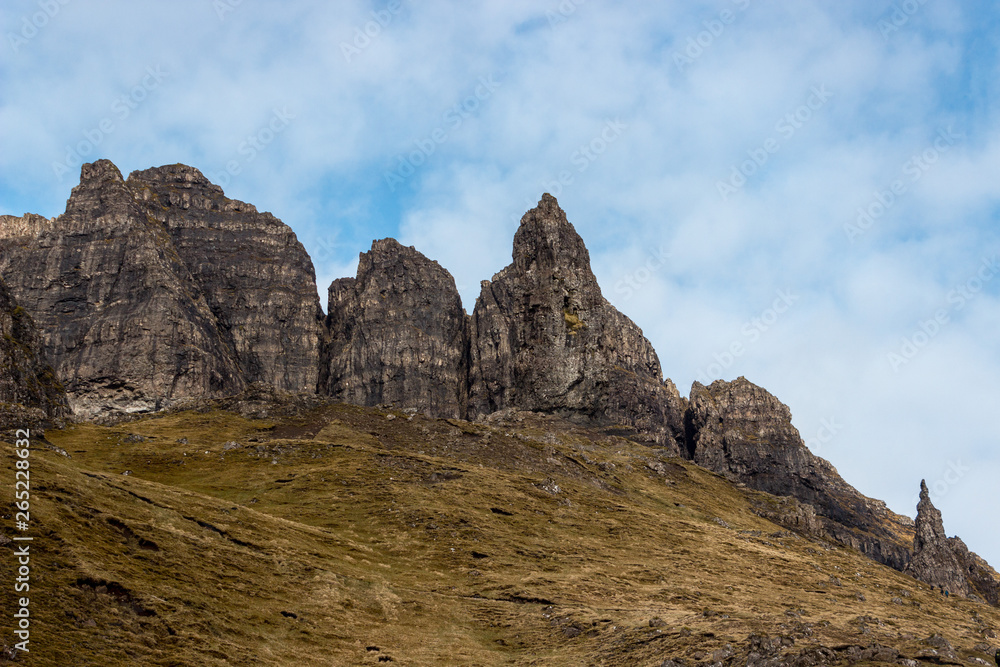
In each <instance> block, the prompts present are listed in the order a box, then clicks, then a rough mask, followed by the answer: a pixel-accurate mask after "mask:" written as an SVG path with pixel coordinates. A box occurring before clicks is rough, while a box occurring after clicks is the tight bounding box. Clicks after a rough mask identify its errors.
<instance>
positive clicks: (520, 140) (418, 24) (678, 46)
mask: <svg viewBox="0 0 1000 667" xmlns="http://www.w3.org/2000/svg"><path fill="white" fill-rule="evenodd" d="M54 1H55V4H53V3H52V2H46V3H42V2H39V1H38V0H25V1H21V2H9V3H5V4H4V6H3V8H2V9H0V25H2V26H3V32H4V36H5V39H6V41H7V44H6V45H5V47H4V48H5V53H6V55H5V57H4V58H2V59H0V77H2V80H3V81H4V86H3V89H2V91H0V144H2V145H3V147H4V150H3V151H0V212H2V213H14V214H21V213H23V212H25V211H33V212H38V213H42V214H44V215H55V214H57V213H59V212H60V211H61V209H62V207H63V203H64V202H65V200H66V197H67V196H68V194H69V187H70V185H71V184H72V181H73V180H74V179H75V175H73V174H70V175H65V176H64V177H63V178H62V179H60V178H59V175H57V174H56V173H54V170H53V164H58V163H64V164H69V163H70V162H73V163H75V162H76V161H77V160H80V159H93V158H96V157H98V156H103V157H108V158H110V159H112V160H113V161H115V162H116V164H118V166H119V167H120V168H121V169H122V171H123V172H126V173H127V172H128V171H130V170H132V169H138V168H146V167H149V166H152V165H159V164H167V163H173V162H178V161H179V162H186V163H189V164H192V165H194V166H196V167H199V168H200V169H202V170H203V171H204V172H205V173H206V174H208V175H210V176H211V177H213V178H215V179H216V180H217V181H219V182H220V183H222V184H223V185H224V186H225V188H226V192H227V194H229V195H230V196H234V197H237V198H240V199H244V200H247V201H250V202H252V203H254V204H255V205H257V206H258V207H259V208H261V209H263V210H270V211H272V212H273V213H275V214H276V215H278V216H279V217H281V218H282V219H283V220H285V221H286V222H288V223H289V224H290V225H291V226H292V227H293V229H295V230H296V232H297V234H298V235H299V237H300V239H301V240H302V241H303V243H304V244H305V245H306V247H307V248H308V249H309V250H310V252H311V253H312V254H313V256H314V257H315V258H316V266H317V274H318V280H319V283H320V284H319V290H320V293H321V295H323V299H324V302H325V292H326V287H327V285H328V283H329V281H330V280H332V279H333V278H335V277H339V275H346V274H349V273H351V272H353V270H354V266H355V263H356V261H357V254H358V252H360V251H364V250H367V249H368V247H369V244H370V242H371V239H373V238H381V237H384V236H398V237H399V238H400V240H401V241H403V242H404V243H407V244H413V245H414V246H415V247H417V249H419V250H420V251H422V252H424V253H425V254H426V255H428V256H429V257H431V258H432V259H436V260H438V261H439V262H441V264H442V265H443V266H444V267H446V268H447V269H449V270H450V271H451V272H452V273H453V274H454V276H455V279H456V282H457V284H458V286H459V289H460V291H461V293H462V297H463V301H464V303H465V306H466V308H467V309H471V308H472V306H473V304H474V301H475V298H476V296H477V295H478V293H479V281H480V280H482V279H484V278H489V277H491V275H492V274H493V272H495V271H497V270H499V269H500V268H502V267H503V266H504V265H506V264H507V263H508V262H509V261H510V243H511V237H512V236H513V233H514V231H515V229H516V226H517V224H518V220H519V219H520V217H521V215H522V214H523V213H524V211H525V210H526V209H527V208H529V207H530V206H532V205H534V203H535V202H537V200H538V199H539V196H540V195H541V193H542V192H543V191H545V190H549V191H553V194H556V195H557V196H558V197H559V200H560V203H561V204H562V206H563V207H564V208H565V210H566V211H567V214H568V215H569V218H570V220H571V221H572V222H573V223H574V225H575V226H576V227H577V229H578V230H579V231H580V233H581V235H582V236H583V237H584V239H585V240H586V242H587V244H588V247H589V248H590V250H591V256H592V259H593V263H594V267H595V271H596V272H597V274H598V277H599V279H600V281H601V284H602V286H603V288H604V291H605V295H606V296H607V297H608V298H609V299H610V300H611V301H612V302H613V303H615V304H616V305H617V306H618V307H619V308H620V309H622V310H623V311H624V312H625V313H626V314H627V315H629V316H630V317H632V318H633V319H634V320H636V322H637V323H638V324H639V325H640V326H641V327H642V328H643V331H644V332H645V333H646V335H647V337H649V338H650V340H651V341H652V342H653V343H654V345H655V347H656V348H657V350H658V352H659V355H660V357H661V360H662V362H663V366H664V369H665V372H666V373H667V374H668V375H669V376H671V377H672V378H673V379H674V380H675V381H676V382H677V384H678V385H679V386H680V387H681V388H682V390H683V389H684V388H685V387H687V386H689V385H690V383H691V382H692V381H694V380H695V379H698V378H699V377H704V378H705V379H710V378H708V377H707V375H711V374H712V373H709V371H710V370H711V371H716V370H718V371H719V374H720V375H722V376H723V377H725V378H732V377H735V376H737V375H746V376H747V377H748V378H749V379H751V380H752V381H754V382H757V383H758V384H761V385H762V386H764V387H766V388H768V389H769V390H771V391H772V392H773V393H775V394H776V395H777V396H778V397H779V398H781V399H782V400H783V401H785V402H787V403H788V404H789V405H790V406H791V408H792V411H793V414H794V415H795V423H796V424H797V425H799V427H800V428H801V429H802V432H803V436H804V437H805V438H807V439H808V440H809V441H810V442H813V443H819V444H821V445H822V455H823V456H824V457H826V458H829V459H830V460H831V461H832V462H833V463H834V464H835V465H836V466H837V467H838V469H839V470H840V471H841V473H843V474H844V476H845V477H846V478H847V479H848V481H850V482H852V483H854V484H856V485H857V486H858V487H859V488H860V489H861V490H862V491H863V492H865V493H868V494H870V495H874V496H877V497H882V498H884V499H886V500H887V501H888V502H889V504H890V506H891V507H892V508H893V509H895V510H897V511H900V512H907V513H911V514H912V512H913V507H912V506H911V505H912V503H911V500H912V497H913V493H914V489H915V488H916V486H917V484H918V483H919V480H920V479H921V478H927V479H928V480H931V479H935V480H936V479H938V478H941V479H944V478H943V477H942V475H944V474H945V473H946V472H947V470H949V468H948V465H949V461H959V460H960V461H962V462H963V465H966V466H968V467H969V468H970V470H968V471H967V472H963V474H962V476H961V477H960V478H958V479H956V480H954V483H953V484H952V483H951V482H948V484H949V486H948V492H947V494H945V495H944V496H943V497H942V498H941V499H940V502H939V506H941V508H942V510H943V511H944V513H945V520H946V522H947V525H948V529H949V531H953V532H956V533H959V534H961V535H962V536H963V538H965V539H966V541H967V542H968V543H969V544H970V546H971V547H972V548H973V549H976V550H978V551H980V552H981V553H982V554H983V555H985V556H987V557H988V558H990V559H991V560H992V561H993V562H994V564H996V563H997V562H1000V541H998V538H997V537H996V536H995V535H991V534H989V533H988V532H986V531H984V530H983V529H982V528H981V526H980V525H979V524H978V522H977V520H976V517H977V516H979V515H980V514H982V513H983V512H986V513H989V512H992V513H993V514H1000V505H998V502H1000V501H998V500H997V497H996V494H995V493H994V489H995V484H994V483H993V480H995V479H996V477H997V475H998V473H1000V454H998V450H997V448H996V444H995V443H996V442H997V440H998V438H1000V433H998V429H997V427H996V425H995V420H993V419H992V418H991V415H992V412H993V410H994V408H995V405H996V404H997V402H998V400H1000V384H998V382H997V380H996V378H997V377H1000V354H998V353H997V352H996V350H995V345H993V344H992V341H993V340H995V332H996V327H997V325H998V324H1000V302H998V298H997V295H998V292H1000V289H998V287H1000V283H997V281H984V282H983V283H982V287H981V288H980V289H978V290H977V291H976V293H975V298H971V299H968V300H967V304H966V306H965V307H964V308H962V309H961V310H957V309H953V308H950V306H949V301H948V295H949V293H950V291H951V290H954V289H956V286H961V285H966V284H967V282H968V281H969V280H970V279H971V278H972V276H973V275H974V274H975V273H976V271H977V270H978V268H977V267H979V266H980V262H981V261H982V260H983V257H992V256H993V254H995V249H996V248H997V247H998V242H1000V226H998V225H997V211H998V203H1000V202H998V198H1000V197H998V192H997V187H996V173H997V171H998V168H1000V124H998V115H997V112H998V103H997V101H996V100H998V99H1000V96H998V95H997V92H998V91H997V90H996V88H997V86H998V85H1000V83H998V82H1000V76H998V75H1000V58H998V56H997V49H996V47H995V46H993V42H994V41H995V40H994V39H993V37H994V34H995V30H996V27H997V25H998V24H1000V21H998V15H1000V12H998V11H997V10H996V9H995V8H993V7H992V6H984V5H982V4H977V3H971V2H958V3H939V2H926V3H923V2H917V3H915V4H914V2H910V1H909V0H908V1H907V2H900V1H898V0H897V1H894V2H893V1H888V0H881V1H880V2H876V3H865V2H861V1H860V0H853V1H850V2H843V3H836V4H831V3H824V2H819V1H818V0H812V1H803V2H796V3H779V2H775V1H773V0H739V1H734V0H708V1H705V2H697V3H681V2H679V1H674V2H666V3H660V4H657V5H650V4H649V3H639V2H628V3H624V4H623V3H618V4H616V5H614V6H608V5H603V4H600V3H593V2H581V1H580V0H565V1H564V2H557V1H553V2H551V3H548V4H546V3H542V4H538V3H534V2H528V1H527V0H514V1H512V2H504V3H465V4H459V5H456V4H454V3H444V2H421V3H413V2H408V1H406V0H399V1H396V0H393V1H392V2H388V1H386V2H378V1H376V2H361V1H360V0H358V1H353V2H342V3H332V4H321V3H311V2H302V1H292V2H283V3H269V4H262V3H249V2H236V1H235V0H222V2H221V3H220V2H215V1H210V0H180V1H178V2H171V3H165V4H161V5H149V4H147V3H129V4H122V3H90V2H88V3H83V2H70V1H63V0H54ZM43 5H44V6H43ZM57 5H58V11H57V12H56V11H55V10H54V9H53V11H52V12H48V13H46V10H45V7H50V8H55V7H56V6H57ZM38 12H43V13H45V18H44V19H43V18H42V17H41V16H36V15H37V14H38ZM36 18H37V21H38V22H44V25H36V24H35V19H36ZM25 20H27V21H28V24H27V25H26V24H25ZM28 25H30V26H31V27H32V28H35V30H34V31H32V30H31V29H30V28H28V27H27V26H28ZM25 31H27V32H32V36H31V37H25ZM11 35H13V36H14V37H15V38H18V36H20V37H19V39H24V40H26V41H25V42H23V43H22V42H17V48H16V49H15V48H13V47H12V45H11V43H10V39H11ZM15 41H16V40H15ZM147 66H150V67H153V68H154V69H155V68H156V67H161V68H162V71H163V72H165V73H169V74H168V76H165V77H163V78H162V82H161V83H159V84H158V85H157V87H155V88H153V87H147V88H146V89H143V90H144V92H145V96H144V97H143V99H142V100H135V99H134V97H135V91H136V90H137V89H136V86H139V87H140V88H142V86H143V81H144V80H145V79H144V77H145V76H146V67H147ZM491 77H492V78H491ZM484 79H485V80H486V81H487V82H490V81H492V82H495V83H496V84H497V85H493V84H490V85H486V84H483V80H484ZM150 81H151V82H152V80H150ZM139 94H140V95H142V94H143V93H142V92H140V93H139ZM123 95H124V96H126V98H128V99H132V100H133V101H134V102H135V104H134V107H133V105H127V106H128V111H129V114H128V117H127V118H120V117H119V116H120V114H116V113H115V110H114V109H113V108H112V105H113V104H114V103H115V101H116V100H121V98H122V96H123ZM470 100H471V101H470ZM456 105H457V107H458V112H457V113H458V115H457V116H448V114H449V113H450V112H451V111H452V110H454V109H455V107H456ZM286 109H287V110H288V113H285V112H284V111H283V110H286ZM276 110H278V111H281V112H282V114H283V116H284V117H286V120H285V121H280V122H279V121H277V120H275V119H276V118H277V116H276ZM106 119H107V120H110V121H111V122H113V127H111V126H110V125H108V124H107V123H104V127H102V122H104V121H105V120H106ZM452 119H454V120H456V121H457V120H458V119H460V120H461V122H452ZM272 122H275V123H279V124H280V125H281V127H280V128H278V127H272V126H271V125H272ZM95 129H96V131H100V135H101V136H100V138H99V139H98V138H97V134H96V132H95ZM84 141H89V142H90V144H91V145H92V148H91V149H90V150H89V151H88V154H87V155H84V154H83V151H78V150H76V149H79V148H80V147H81V145H82V142H84ZM255 143H256V144H257V145H255ZM67 147H69V149H67ZM83 147H84V148H86V145H83ZM67 150H69V154H68V153H67ZM74 152H76V153H79V155H76V156H74V154H73V153H74ZM251 155H252V156H253V157H251ZM418 162H419V164H418ZM70 166H74V165H70ZM74 168H75V167H74ZM404 171H405V172H406V173H405V174H404V173H403V172H404ZM387 174H389V175H390V176H392V175H395V177H396V178H398V179H400V180H396V178H393V179H392V180H393V183H392V186H393V187H390V186H389V184H388V183H387V178H386V175H387ZM227 178H228V182H226V181H227ZM720 183H721V184H722V185H723V186H725V187H724V189H725V192H724V193H723V192H720V187H719V185H720ZM730 188H731V190H730ZM657 249H665V250H664V252H665V254H667V255H669V257H668V261H662V262H661V261H660V260H659V259H656V262H655V265H654V264H651V263H650V262H651V261H652V259H655V258H656V257H658V256H656V255H655V251H656V250H657ZM651 253H654V254H651ZM616 286H618V287H622V286H625V287H627V289H619V288H618V287H616ZM970 289H971V288H970ZM780 290H785V291H788V292H790V293H791V294H794V295H795V296H796V298H797V300H796V301H795V302H794V305H793V306H790V307H788V308H787V310H786V311H785V312H782V313H780V315H779V316H778V317H777V318H776V319H775V320H774V322H773V323H771V324H768V325H767V329H766V330H762V329H760V328H757V329H754V328H753V327H752V326H751V330H752V331H756V332H757V333H758V334H759V335H758V337H757V338H755V340H753V341H752V342H751V341H749V340H748V338H747V337H746V336H745V335H744V333H743V331H744V327H745V325H746V324H747V323H748V322H749V323H753V321H754V319H755V318H757V319H758V320H759V321H760V322H762V323H763V322H764V317H765V315H767V317H768V318H769V319H770V315H769V313H768V309H770V308H772V306H773V304H774V300H775V298H776V294H778V293H779V291H780ZM942 308H944V309H946V310H947V312H946V315H947V322H946V323H943V324H942V323H941V322H938V328H937V329H936V331H935V334H934V335H933V337H931V335H930V334H929V333H927V332H926V331H925V330H924V328H923V324H926V323H927V322H928V321H931V320H934V319H935V318H936V316H937V314H938V313H937V311H938V310H939V309H942ZM775 313H777V309H776V308H775ZM928 326H930V325H928ZM921 332H923V333H924V335H926V336H927V337H928V340H927V343H926V345H923V346H922V347H921V348H920V351H919V353H918V354H915V355H911V356H910V358H908V359H906V363H905V364H902V365H900V366H898V367H897V368H895V369H893V368H892V367H891V365H890V364H889V363H888V361H887V355H888V354H890V353H896V354H899V355H901V356H902V354H903V350H902V341H903V340H904V339H909V340H910V341H911V343H912V344H913V345H914V346H916V345H917V343H918V342H923V340H924V339H923V337H922V336H920V335H919V334H920V333H921ZM734 343H739V344H740V347H739V351H740V354H738V355H737V354H735V353H734V352H733V344H734ZM907 350H908V351H909V348H907ZM727 354H728V355H730V356H726V355H727ZM717 355H718V356H721V357H722V359H723V360H725V361H726V362H727V363H726V364H723V363H722V362H721V361H718V360H717ZM730 357H731V358H730ZM715 366H717V367H718V368H715ZM824 420H825V421H824ZM834 426H836V428H834ZM834 431H835V432H834Z"/></svg>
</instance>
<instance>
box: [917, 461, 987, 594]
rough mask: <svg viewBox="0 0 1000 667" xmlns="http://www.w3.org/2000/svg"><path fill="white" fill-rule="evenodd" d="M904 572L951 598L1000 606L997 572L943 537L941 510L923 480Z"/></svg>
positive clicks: (954, 540)
mask: <svg viewBox="0 0 1000 667" xmlns="http://www.w3.org/2000/svg"><path fill="white" fill-rule="evenodd" d="M906 573H907V574H910V575H911V576H913V577H914V578H915V579H919V580H920V581H923V582H925V583H928V584H930V585H931V586H934V587H935V588H938V589H940V590H942V591H948V592H949V593H950V594H953V595H954V594H958V595H964V596H969V595H977V596H978V597H980V598H982V599H984V600H986V601H987V602H989V603H990V604H992V605H998V604H1000V580H998V577H997V573H996V572H995V571H994V570H993V568H991V567H990V566H989V565H988V564H987V563H986V561H984V560H983V559H982V558H980V557H979V556H977V555H976V554H975V553H973V552H971V551H969V548H968V547H967V546H965V543H964V542H962V540H960V539H959V538H957V537H948V536H947V535H946V534H945V532H944V522H943V521H942V518H941V511H940V510H938V509H937V508H936V507H934V503H932V502H931V498H930V493H929V492H928V490H927V483H926V482H925V481H924V480H921V481H920V502H919V503H917V522H916V534H915V535H914V538H913V559H912V560H911V561H910V564H909V565H908V567H907V568H906Z"/></svg>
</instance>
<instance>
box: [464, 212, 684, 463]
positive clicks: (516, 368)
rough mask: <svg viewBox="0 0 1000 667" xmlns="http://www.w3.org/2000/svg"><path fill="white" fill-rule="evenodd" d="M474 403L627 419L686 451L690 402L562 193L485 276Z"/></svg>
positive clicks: (474, 407) (532, 216)
mask: <svg viewBox="0 0 1000 667" xmlns="http://www.w3.org/2000/svg"><path fill="white" fill-rule="evenodd" d="M471 363H472V366H471V382H470V389H469V394H470V400H469V411H470V414H472V415H486V414H489V413H491V412H495V411H497V410H503V409H506V408H517V409H521V410H534V411H539V412H547V413H552V414H560V415H563V416H569V417H572V418H577V419H583V420H587V421H590V422H593V423H596V424H601V425H609V426H610V425H625V426H630V427H633V428H635V429H636V430H637V433H636V434H637V435H638V437H640V438H646V439H649V440H651V441H653V442H655V443H657V444H659V445H661V446H664V447H667V448H668V449H669V450H670V451H673V452H679V451H680V450H679V447H678V444H677V441H678V437H679V436H681V435H682V428H683V426H682V417H681V411H682V409H683V402H682V400H681V398H680V395H679V394H678V393H677V392H676V389H674V388H673V385H672V384H669V385H668V384H665V383H664V381H663V378H662V373H661V370H660V362H659V359H658V358H657V356H656V352H655V351H654V350H653V347H652V345H650V343H649V341H648V340H646V338H645V337H644V336H643V335H642V331H641V330H640V329H639V327H637V326H636V325H635V324H634V323H633V322H632V321H631V320H629V319H628V318H627V317H625V316H624V315H622V314H621V313H620V312H618V311H617V310H616V309H615V308H614V307H613V306H612V305H611V304H610V303H608V301H607V300H606V299H605V298H604V297H603V295H602V294H601V289H600V287H599V286H598V284H597V279H596V278H595V277H594V274H593V272H592V271H591V268H590V254H589V253H588V252H587V248H586V247H585V246H584V244H583V240H582V239H581V238H580V236H579V234H577V233H576V230H575V229H574V228H573V226H572V225H571V224H570V223H569V221H568V220H567V219H566V214H565V213H564V212H563V210H562V209H561V208H559V204H558V203H557V202H556V200H555V198H554V197H552V196H550V195H548V194H546V195H543V196H542V199H541V201H540V202H539V203H538V207H537V208H535V209H533V210H531V211H528V212H527V213H526V214H525V215H524V217H523V218H522V219H521V225H520V227H519V228H518V230H517V233H516V234H515V236H514V252H513V263H512V264H510V265H509V266H507V267H506V268H505V269H503V270H502V271H500V273H498V274H496V275H495V276H493V280H492V281H483V284H482V291H481V293H480V296H479V298H478V299H477V300H476V307H475V310H474V312H473V315H472V332H471Z"/></svg>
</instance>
